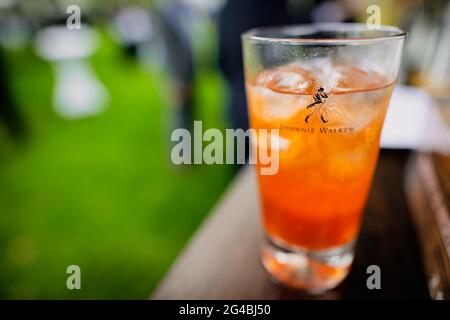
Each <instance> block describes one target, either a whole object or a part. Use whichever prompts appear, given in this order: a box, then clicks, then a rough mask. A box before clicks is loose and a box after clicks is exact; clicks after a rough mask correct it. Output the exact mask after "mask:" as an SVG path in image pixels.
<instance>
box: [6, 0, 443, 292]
mask: <svg viewBox="0 0 450 320" xmlns="http://www.w3.org/2000/svg"><path fill="white" fill-rule="evenodd" d="M373 4H375V5H378V6H379V8H380V9H381V11H380V13H381V16H380V17H381V23H382V24H388V25H395V26H399V27H401V28H404V29H405V30H407V31H409V32H410V34H409V39H408V45H407V48H406V51H405V53H406V55H405V58H404V64H403V67H402V71H401V76H400V80H399V81H400V83H402V84H404V85H410V86H415V87H418V88H421V89H422V90H423V92H425V93H426V94H427V95H428V96H429V97H430V99H431V100H430V101H432V104H433V106H434V107H435V108H438V110H439V111H438V112H437V113H436V114H437V115H438V117H440V119H441V120H442V121H441V122H443V123H444V124H445V123H447V125H449V123H450V112H449V108H450V107H449V101H450V79H449V77H450V75H449V74H450V7H449V5H448V1H440V0H433V1H424V0H423V1H420V0H415V1H406V0H392V1H388V0H379V1H374V0H372V1H368V0H363V1H360V0H341V1H331V0H329V1H314V0H304V1H302V0H266V1H261V0H259V1H257V0H245V1H238V0H153V1H152V0H140V1H138V0H136V1H133V0H128V1H125V0H110V1H106V0H103V1H102V0H97V1H94V0H89V1H88V0H85V1H81V0H79V1H76V0H69V1H65V0H22V1H20V0H0V298H3V299H15V298H25V299H34V298H50V299H54V298H60V299H65V298H85V299H91V298H99V299H108V298H112V299H115V298H123V299H128V298H134V299H144V298H147V297H148V296H149V294H150V293H151V291H152V289H154V287H155V286H156V285H157V283H158V281H159V280H160V279H161V277H162V276H163V275H164V273H165V272H166V271H167V269H168V267H169V266H170V264H171V263H172V262H173V261H174V259H175V257H176V256H177V254H178V253H179V252H180V250H181V249H182V248H183V246H184V245H185V244H186V242H187V240H188V239H189V237H190V236H191V235H192V234H193V232H194V231H195V229H196V228H197V227H198V225H199V224H200V222H201V221H202V219H203V218H204V217H205V216H206V215H207V214H208V212H209V210H210V209H211V208H212V207H213V206H214V204H215V203H216V201H217V200H218V198H219V197H220V195H221V194H222V192H223V191H224V189H225V187H226V186H227V184H228V182H229V181H230V180H231V179H232V177H233V174H234V173H235V172H236V169H235V168H233V167H230V166H225V165H193V166H175V165H173V164H172V163H171V161H170V151H171V148H172V143H171V141H170V135H171V132H172V130H173V129H174V128H179V127H183V128H187V129H190V128H191V125H192V121H193V120H202V121H203V127H204V129H206V128H209V127H214V128H219V129H221V130H224V129H225V128H246V127H247V126H248V124H247V118H246V117H247V116H246V109H245V95H244V87H243V75H242V62H241V49H240V37H239V36H240V34H241V33H242V32H244V31H246V30H248V29H250V28H252V27H257V26H264V25H280V24H290V23H311V22H338V21H348V22H363V23H365V22H366V20H367V18H368V17H369V16H370V14H371V13H368V12H367V7H368V6H369V5H373ZM72 5H76V6H78V8H80V15H81V21H80V22H81V28H80V29H78V28H77V27H76V26H77V25H76V23H77V20H76V19H75V18H74V17H75V16H76V13H77V7H71V6H72ZM256 8H257V9H256ZM73 14H75V16H73ZM68 19H69V20H68ZM68 26H72V27H73V28H69V27H68ZM403 111H404V110H403ZM449 126H450V125H449ZM433 127H435V126H433ZM447 129H448V127H447ZM431 134H433V133H431ZM434 135H438V136H440V137H441V138H442V137H443V138H444V140H445V139H447V140H446V141H445V142H444V143H442V141H440V142H439V144H440V148H442V149H444V152H448V151H449V149H448V148H450V143H448V139H449V138H450V134H449V131H440V132H439V133H434ZM421 138H422V139H423V135H421V136H420V137H419V140H420V139H421ZM388 140H389V139H386V141H387V142H386V144H385V146H386V145H389V141H388ZM394 140H395V139H394ZM441 140H442V139H441ZM427 141H431V140H427ZM412 145H413V146H412V147H418V146H419V143H418V142H417V143H415V144H414V143H413V144H412ZM391 147H392V146H391ZM393 147H396V146H393ZM397 147H405V145H400V146H397ZM406 147H411V143H410V144H406ZM412 147H411V148H412ZM72 264H75V265H79V266H80V268H81V271H82V290H72V291H70V290H67V288H66V278H67V274H66V272H65V271H66V268H67V266H69V265H72Z"/></svg>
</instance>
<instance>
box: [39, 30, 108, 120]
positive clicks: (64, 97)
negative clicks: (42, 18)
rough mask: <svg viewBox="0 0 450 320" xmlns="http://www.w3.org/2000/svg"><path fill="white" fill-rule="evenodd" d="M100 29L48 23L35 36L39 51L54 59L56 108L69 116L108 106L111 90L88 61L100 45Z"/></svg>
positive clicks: (93, 111)
mask: <svg viewBox="0 0 450 320" xmlns="http://www.w3.org/2000/svg"><path fill="white" fill-rule="evenodd" d="M98 42H99V36H98V34H97V32H96V31H95V30H93V29H91V28H89V27H88V26H87V25H82V27H81V29H80V30H69V29H67V28H66V26H49V27H46V28H44V29H42V30H40V31H39V32H38V34H37V36H36V41H35V48H36V52H37V53H38V55H39V56H40V57H42V58H43V59H45V60H47V61H50V62H51V63H52V66H53V69H54V72H55V82H56V84H55V91H54V95H53V102H54V108H55V111H56V112H57V113H58V114H59V115H60V116H62V117H64V118H67V119H77V118H81V117H86V116H92V115H96V114H99V113H101V112H102V111H104V110H105V108H106V105H107V103H108V100H109V94H108V92H107V90H106V88H105V87H104V86H103V84H102V83H101V82H100V80H99V79H98V78H97V76H96V75H95V73H94V71H93V70H92V68H91V67H90V66H89V63H88V62H87V58H88V57H89V56H90V55H92V54H93V53H94V52H95V50H96V49H97V47H98Z"/></svg>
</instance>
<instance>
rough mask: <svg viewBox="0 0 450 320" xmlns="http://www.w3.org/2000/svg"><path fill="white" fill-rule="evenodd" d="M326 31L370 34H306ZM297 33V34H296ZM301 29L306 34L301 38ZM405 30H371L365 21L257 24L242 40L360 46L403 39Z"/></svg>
mask: <svg viewBox="0 0 450 320" xmlns="http://www.w3.org/2000/svg"><path fill="white" fill-rule="evenodd" d="M317 31H325V32H335V33H338V32H356V33H357V32H360V33H363V32H371V33H373V36H360V37H358V36H355V37H342V38H339V37H331V36H330V37H323V38H318V37H314V36H311V37H308V36H307V34H308V33H313V32H317ZM299 32H300V33H299ZM301 32H303V34H305V37H302V34H301ZM406 36H407V32H406V31H404V30H402V29H400V28H398V27H394V26H388V25H379V26H378V27H377V28H374V29H371V28H369V27H368V26H367V24H365V23H341V22H340V23H311V24H293V25H281V26H269V27H258V28H253V29H250V30H248V31H246V32H244V33H243V34H242V35H241V38H242V40H253V41H255V42H260V43H282V44H299V45H321V44H327V45H333V44H338V45H343V44H345V45H359V44H370V43H377V42H384V41H389V40H400V39H405V38H406Z"/></svg>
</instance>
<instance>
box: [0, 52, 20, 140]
mask: <svg viewBox="0 0 450 320" xmlns="http://www.w3.org/2000/svg"><path fill="white" fill-rule="evenodd" d="M0 119H1V120H2V121H3V122H4V125H5V127H6V129H7V130H8V132H9V134H10V135H11V136H12V137H15V138H19V137H23V135H24V133H25V125H24V122H23V119H22V117H21V116H20V114H19V111H18V110H17V106H16V104H15V102H14V100H13V98H12V95H11V91H10V88H9V85H8V73H7V70H6V63H5V61H4V59H3V55H2V52H1V51H0Z"/></svg>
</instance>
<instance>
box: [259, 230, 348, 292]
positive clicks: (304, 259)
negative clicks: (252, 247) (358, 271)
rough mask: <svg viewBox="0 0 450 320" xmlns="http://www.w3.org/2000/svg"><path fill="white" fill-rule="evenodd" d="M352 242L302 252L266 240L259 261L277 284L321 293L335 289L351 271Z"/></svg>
mask: <svg viewBox="0 0 450 320" xmlns="http://www.w3.org/2000/svg"><path fill="white" fill-rule="evenodd" d="M353 249H354V241H352V242H350V243H348V244H346V245H343V246H340V247H333V248H330V249H326V250H315V251H313V250H304V249H298V248H292V247H288V246H286V245H284V244H280V243H279V242H278V241H274V240H272V239H269V238H266V239H265V240H264V242H263V245H262V251H261V259H262V264H263V266H264V268H265V269H266V270H267V271H268V272H269V274H270V275H271V276H272V277H273V279H274V280H275V281H276V282H280V283H281V284H284V285H287V286H289V287H294V288H296V289H302V290H304V291H306V292H307V293H309V294H320V293H323V292H324V291H327V290H329V289H332V288H334V287H336V286H338V285H339V284H340V283H341V282H342V281H343V280H344V279H345V277H346V276H347V274H348V272H349V271H350V266H351V264H352V261H353Z"/></svg>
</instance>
